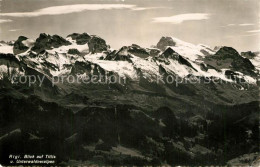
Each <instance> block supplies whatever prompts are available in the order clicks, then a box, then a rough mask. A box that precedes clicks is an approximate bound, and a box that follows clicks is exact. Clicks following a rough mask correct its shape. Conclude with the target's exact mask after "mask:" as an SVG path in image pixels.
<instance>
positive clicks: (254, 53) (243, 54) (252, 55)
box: [241, 51, 257, 59]
mask: <svg viewBox="0 0 260 167" xmlns="http://www.w3.org/2000/svg"><path fill="white" fill-rule="evenodd" d="M256 55H257V53H256V52H251V51H248V52H241V56H243V57H246V58H248V59H252V58H254V57H255V56H256Z"/></svg>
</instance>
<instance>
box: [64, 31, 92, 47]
mask: <svg viewBox="0 0 260 167" xmlns="http://www.w3.org/2000/svg"><path fill="white" fill-rule="evenodd" d="M68 37H71V38H72V39H73V40H76V42H77V44H78V45H84V44H86V43H88V42H89V41H90V39H91V36H90V35H89V34H88V33H83V34H79V33H73V34H70V35H68Z"/></svg>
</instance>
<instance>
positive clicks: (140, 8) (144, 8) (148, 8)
mask: <svg viewBox="0 0 260 167" xmlns="http://www.w3.org/2000/svg"><path fill="white" fill-rule="evenodd" d="M151 9H171V8H167V7H135V8H132V10H133V11H143V10H151Z"/></svg>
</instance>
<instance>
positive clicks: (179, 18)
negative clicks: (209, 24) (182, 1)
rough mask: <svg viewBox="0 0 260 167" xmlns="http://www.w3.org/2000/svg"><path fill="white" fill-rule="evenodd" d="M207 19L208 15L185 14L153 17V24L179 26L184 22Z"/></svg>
mask: <svg viewBox="0 0 260 167" xmlns="http://www.w3.org/2000/svg"><path fill="white" fill-rule="evenodd" d="M206 19H209V14H207V13H186V14H180V15H175V16H170V17H155V18H153V21H152V22H153V23H171V24H180V23H182V22H184V21H192V20H206Z"/></svg>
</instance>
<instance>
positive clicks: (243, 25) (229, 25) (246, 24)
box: [221, 23, 254, 27]
mask: <svg viewBox="0 0 260 167" xmlns="http://www.w3.org/2000/svg"><path fill="white" fill-rule="evenodd" d="M253 25H254V24H252V23H241V24H228V25H226V26H221V27H233V26H241V27H245V26H253Z"/></svg>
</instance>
